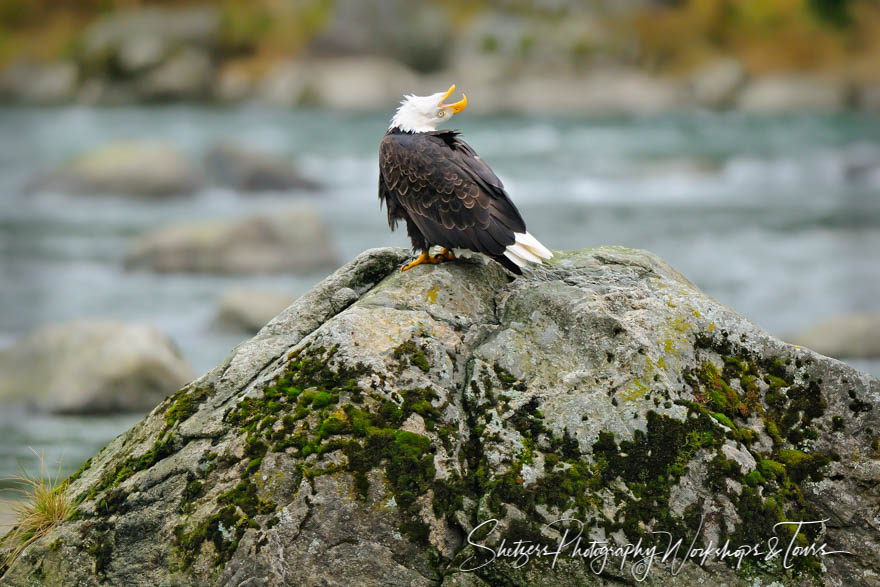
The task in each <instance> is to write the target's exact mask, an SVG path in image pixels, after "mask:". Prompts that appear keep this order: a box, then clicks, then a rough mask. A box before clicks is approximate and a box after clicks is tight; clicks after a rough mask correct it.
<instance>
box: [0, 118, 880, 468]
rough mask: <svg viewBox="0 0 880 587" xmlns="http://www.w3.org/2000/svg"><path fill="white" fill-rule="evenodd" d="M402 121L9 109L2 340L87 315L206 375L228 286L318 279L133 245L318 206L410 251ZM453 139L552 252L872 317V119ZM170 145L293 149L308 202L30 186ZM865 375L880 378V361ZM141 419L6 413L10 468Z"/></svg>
mask: <svg viewBox="0 0 880 587" xmlns="http://www.w3.org/2000/svg"><path fill="white" fill-rule="evenodd" d="M389 114H390V113H384V114H381V115H379V114H377V115H364V114H358V115H354V114H339V113H331V112H325V111H314V110H294V111H279V110H265V109H257V108H242V109H213V108H205V107H167V108H166V107H163V108H113V109H89V108H80V107H76V108H57V109H56V108H53V109H21V108H6V109H0V346H3V345H5V344H9V343H11V342H12V341H14V340H15V339H16V338H17V337H19V336H21V335H22V334H24V333H25V332H27V331H29V330H31V329H33V328H34V327H37V326H40V325H43V324H49V323H53V322H57V321H61V320H68V319H72V318H77V317H84V316H85V317H111V318H120V319H125V320H133V321H143V322H148V323H151V324H154V325H155V326H157V327H159V328H160V329H162V330H163V331H165V332H167V333H168V334H169V335H170V336H171V337H172V338H173V339H174V341H175V342H176V343H177V344H178V346H179V347H180V348H181V349H182V351H183V353H184V354H185V356H186V357H187V359H188V360H189V361H190V362H191V364H192V365H193V367H194V369H195V370H196V371H197V372H199V373H201V372H204V371H206V370H208V369H210V368H211V367H212V366H214V365H215V364H217V363H218V362H219V361H220V360H221V359H222V358H223V357H224V356H225V355H226V354H227V353H228V352H229V351H230V350H231V348H232V347H233V346H234V345H235V344H237V343H238V342H240V341H241V339H242V337H241V336H236V335H231V334H228V333H221V332H217V331H216V330H214V329H213V328H212V327H211V322H212V318H213V315H214V312H215V309H216V302H217V300H218V298H219V296H220V295H221V294H222V293H223V292H224V291H225V290H226V289H228V288H230V287H233V286H248V287H251V286H253V287H263V288H272V289H284V290H287V291H289V292H291V293H293V294H300V293H303V292H304V291H306V290H307V289H308V288H309V287H310V286H311V285H313V284H314V283H316V282H317V281H318V280H319V279H321V277H323V276H322V275H317V274H313V275H296V276H292V275H287V276H257V277H229V276H205V275H154V274H150V273H147V272H127V271H125V270H124V269H123V267H122V259H123V256H124V253H125V250H126V247H127V245H128V243H129V241H130V239H132V238H133V237H134V236H136V235H137V234H139V233H141V232H143V231H145V230H148V229H151V228H154V227H157V226H161V225H163V224H166V223H168V222H178V221H187V220H199V219H204V218H212V217H240V216H242V215H246V214H250V213H253V212H256V211H276V210H278V209H280V208H282V207H284V206H285V205H287V204H289V203H290V202H291V201H293V200H295V199H296V198H298V197H307V198H309V199H310V200H311V201H313V202H314V203H315V205H316V206H318V208H319V209H320V210H321V212H322V214H323V216H324V218H325V219H326V220H327V222H328V223H329V226H330V229H331V231H332V234H333V236H334V238H335V242H336V245H337V247H338V250H339V253H340V258H341V259H342V260H348V259H351V258H352V257H354V256H355V255H357V254H358V253H359V252H361V251H362V250H364V249H366V248H370V247H376V246H385V245H400V246H406V245H407V244H408V243H407V241H406V238H405V234H403V233H402V232H398V233H395V234H392V233H390V232H389V230H388V228H387V225H386V223H385V216H384V212H383V211H380V210H379V207H378V201H377V197H376V181H377V176H378V171H377V145H378V142H379V140H380V139H381V137H382V134H383V132H384V130H385V127H386V126H387V122H386V120H387V118H388V115H389ZM455 122H456V123H457V124H456V125H455V126H456V127H457V128H460V129H461V130H462V132H463V136H464V138H465V139H466V140H468V141H469V142H470V143H471V145H472V146H473V147H474V148H475V149H476V150H477V151H478V152H479V153H480V154H481V155H482V156H483V158H484V159H485V160H487V161H488V162H489V163H490V164H491V165H492V166H493V168H494V169H495V171H496V172H497V173H498V175H499V176H500V177H501V178H502V179H503V180H504V182H505V184H506V186H507V187H508V191H509V192H510V194H511V196H512V198H513V200H514V202H516V203H517V205H518V206H519V208H520V210H521V211H522V213H523V216H524V217H525V219H526V221H527V223H528V226H529V230H530V232H531V233H532V234H534V235H535V236H537V237H538V238H539V239H540V240H541V241H542V242H543V243H544V244H546V245H547V246H549V247H550V248H554V249H576V248H584V247H591V246H596V245H602V244H616V245H624V246H628V247H638V248H644V249H648V250H651V251H653V252H655V253H657V254H659V255H660V256H662V257H664V258H665V259H666V260H667V261H669V262H670V263H671V264H672V265H673V266H674V267H675V268H676V269H678V270H679V271H681V272H682V273H683V274H684V275H685V276H687V277H688V278H689V279H690V280H691V281H693V282H694V283H696V284H697V285H698V286H699V287H701V288H702V289H703V290H704V291H706V292H707V293H708V294H710V295H711V296H713V297H714V298H716V299H717V300H719V301H721V302H723V303H725V304H726V305H728V306H730V307H731V308H733V309H734V310H736V311H738V312H739V313H741V314H743V315H744V316H746V317H748V318H749V319H751V320H753V321H754V322H756V323H757V324H759V325H761V326H763V327H764V328H765V329H767V330H768V331H770V332H771V333H774V334H777V335H784V334H786V333H790V332H793V331H796V330H799V329H801V328H803V327H805V326H808V325H810V324H812V323H814V322H815V321H817V320H820V319H822V318H826V317H829V316H832V315H836V314H843V313H851V312H859V311H873V312H878V311H880V256H878V253H880V117H871V116H870V115H867V114H841V115H833V116H806V115H804V116H785V117H771V118H755V117H749V116H745V115H741V114H736V113H728V114H713V113H690V114H687V115H680V116H664V117H659V118H616V119H588V118H552V117H546V118H529V117H522V116H513V115H504V116H501V115H499V116H491V117H477V116H471V115H469V114H467V113H466V114H464V115H462V116H460V117H458V118H457V119H456V121H455ZM132 139H149V140H158V141H163V142H167V143H170V144H173V145H174V146H176V147H178V148H179V149H181V150H182V151H184V152H185V153H187V154H188V155H190V156H191V157H192V158H194V159H195V160H199V159H200V158H201V157H202V155H203V154H204V152H205V151H206V149H207V148H209V147H210V146H211V145H212V144H214V143H215V142H217V141H222V140H234V141H237V142H241V143H244V144H246V145H250V146H253V147H257V148H260V149H264V150H269V151H274V152H278V153H282V154H287V155H290V156H291V157H293V158H295V160H296V161H297V162H298V165H299V166H300V168H301V170H302V172H303V173H304V174H306V175H308V176H310V177H312V178H314V179H316V180H318V181H320V182H321V183H323V184H324V185H325V187H326V189H325V191H324V192H322V193H321V194H319V195H316V196H298V195H296V194H286V193H275V194H259V195H253V194H251V195H243V194H237V193H234V192H232V191H229V190H225V189H219V188H208V189H205V190H203V191H202V192H200V193H198V194H196V195H194V196H192V197H185V198H176V199H167V200H160V201H155V200H153V201H150V200H133V199H130V198H124V197H100V198H98V197H82V196H67V195H62V194H54V193H38V194H31V195H25V194H24V192H23V187H24V186H25V185H26V184H27V183H28V182H29V181H31V180H32V179H33V178H34V177H35V176H36V175H38V174H39V173H41V172H43V171H45V170H49V169H51V168H53V167H54V166H57V165H59V164H61V163H63V162H64V161H66V160H68V159H70V158H71V157H74V156H76V155H77V154H81V153H83V152H84V151H88V150H90V149H94V148H96V147H99V146H102V145H104V144H106V143H108V142H113V141H120V140H132ZM859 366H860V367H861V368H863V369H866V370H869V371H873V372H874V373H875V374H880V366H878V364H877V363H872V362H862V363H860V364H859ZM134 421H136V418H133V417H130V416H126V417H111V418H51V417H39V418H30V419H23V418H21V417H20V416H18V415H10V414H7V415H5V416H3V415H0V476H3V475H6V474H10V473H14V472H15V471H16V469H17V467H18V465H19V464H24V465H25V466H27V467H28V468H32V465H33V462H34V459H33V455H32V454H31V453H30V452H29V450H28V448H29V447H33V448H34V449H36V450H37V451H44V452H45V454H46V456H47V460H48V462H49V463H50V464H51V463H53V462H56V461H57V459H58V458H60V457H61V456H62V454H63V465H62V468H63V470H64V471H65V472H66V471H69V470H73V469H75V468H76V467H78V466H79V464H80V463H81V462H82V460H84V459H85V458H86V457H87V456H88V455H89V454H91V453H93V452H94V451H95V449H96V448H98V447H100V446H101V445H102V444H103V443H105V442H106V441H107V440H109V439H110V438H112V436H114V435H115V434H118V433H119V432H121V431H123V430H124V429H125V428H127V427H128V426H130V425H131V424H132V423H133V422H134Z"/></svg>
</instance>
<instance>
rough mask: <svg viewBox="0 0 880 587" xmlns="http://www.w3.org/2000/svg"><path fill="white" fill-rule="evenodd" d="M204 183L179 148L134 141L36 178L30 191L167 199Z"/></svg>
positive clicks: (97, 151) (185, 192)
mask: <svg viewBox="0 0 880 587" xmlns="http://www.w3.org/2000/svg"><path fill="white" fill-rule="evenodd" d="M201 181H202V176H201V172H200V170H199V169H198V168H197V167H196V166H194V165H193V164H192V163H191V162H190V161H189V159H188V158H187V157H186V155H184V154H183V153H181V152H179V151H178V150H177V149H175V148H173V147H171V146H168V145H165V144H162V143H152V142H131V143H114V144H110V145H106V146H104V147H101V148H99V149H97V150H95V151H92V152H90V153H86V154H85V155H82V156H81V157H79V158H77V159H75V160H74V161H71V162H70V163H68V164H66V165H64V166H63V167H61V168H60V169H58V170H56V171H53V172H51V173H49V174H47V175H45V176H43V177H39V178H37V179H35V180H34V181H33V182H32V183H31V185H30V186H29V187H28V191H31V192H34V191H44V190H51V191H58V192H65V193H72V194H84V195H92V194H98V195H114V196H135V197H154V196H155V197H166V196H179V195H184V194H190V193H192V192H194V191H196V190H197V189H198V188H199V186H200V184H201Z"/></svg>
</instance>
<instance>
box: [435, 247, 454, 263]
mask: <svg viewBox="0 0 880 587" xmlns="http://www.w3.org/2000/svg"><path fill="white" fill-rule="evenodd" d="M431 259H432V261H433V262H434V263H442V262H443V261H455V253H453V252H452V251H450V250H449V249H447V248H446V247H443V250H442V251H440V252H439V253H437V254H436V255H434V256H433V257H431Z"/></svg>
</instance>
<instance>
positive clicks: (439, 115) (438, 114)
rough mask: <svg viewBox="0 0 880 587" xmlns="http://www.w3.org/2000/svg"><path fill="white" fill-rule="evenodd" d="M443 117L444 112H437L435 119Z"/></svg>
mask: <svg viewBox="0 0 880 587" xmlns="http://www.w3.org/2000/svg"><path fill="white" fill-rule="evenodd" d="M444 116H446V111H444V110H438V111H437V118H443V117H444Z"/></svg>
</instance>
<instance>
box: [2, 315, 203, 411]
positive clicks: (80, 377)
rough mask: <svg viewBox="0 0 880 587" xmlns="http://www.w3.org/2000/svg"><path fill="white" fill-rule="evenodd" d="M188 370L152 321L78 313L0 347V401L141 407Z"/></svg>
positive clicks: (71, 407) (53, 406)
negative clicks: (70, 319)
mask: <svg viewBox="0 0 880 587" xmlns="http://www.w3.org/2000/svg"><path fill="white" fill-rule="evenodd" d="M192 377H193V372H192V370H191V369H190V367H189V365H187V363H186V361H185V360H184V359H183V357H182V356H181V355H180V352H179V351H178V350H177V348H176V347H175V346H174V343H172V342H171V340H170V339H169V338H168V337H167V336H165V335H164V334H162V333H161V332H159V331H158V330H156V329H155V328H152V327H150V326H146V325H142V324H126V323H123V322H117V321H112V320H104V321H87V320H78V321H74V322H67V323H63V324H56V325H52V326H48V327H45V328H42V329H40V330H38V331H36V332H34V333H33V334H30V335H28V336H27V337H25V338H24V339H22V340H21V341H19V342H18V343H16V344H14V345H12V346H11V347H9V348H6V349H3V350H0V404H2V405H4V406H5V407H7V408H8V407H10V406H26V407H29V408H32V409H36V410H40V411H46V412H54V413H78V414H94V413H105V412H146V411H147V410H149V409H151V408H152V407H154V406H155V405H156V402H160V401H162V400H163V399H165V398H166V397H168V395H169V394H170V393H171V392H173V391H174V390H176V389H178V388H179V387H180V386H181V385H183V384H184V383H186V382H188V381H190V380H191V379H192Z"/></svg>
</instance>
